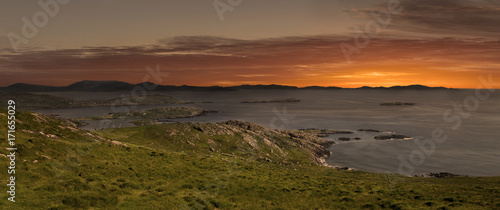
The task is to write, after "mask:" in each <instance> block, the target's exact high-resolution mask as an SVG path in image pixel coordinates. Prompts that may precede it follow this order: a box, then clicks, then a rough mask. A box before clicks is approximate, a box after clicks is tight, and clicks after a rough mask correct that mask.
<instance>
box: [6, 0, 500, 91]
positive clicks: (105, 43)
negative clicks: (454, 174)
mask: <svg viewBox="0 0 500 210" xmlns="http://www.w3.org/2000/svg"><path fill="white" fill-rule="evenodd" d="M54 1H55V0H54ZM214 2H217V1H204V0H194V1H182V0H171V1H160V0H152V1H144V2H140V1H132V0H121V1H118V0H106V1H101V0H88V1H70V2H69V3H67V4H64V5H62V4H59V5H58V6H57V11H55V8H54V7H52V10H53V11H55V12H54V14H53V17H52V16H47V17H49V18H48V19H47V23H46V25H44V26H43V27H37V32H36V33H35V34H32V35H34V36H33V37H25V36H24V35H23V28H24V27H25V24H26V23H25V22H24V21H23V17H26V18H27V19H28V20H29V21H33V20H32V18H33V16H34V14H37V12H39V11H44V10H43V7H41V6H40V5H39V4H38V2H37V1H5V2H3V3H1V4H3V5H2V7H0V14H2V18H0V86H8V85H11V84H14V83H31V84H41V85H54V86H66V85H69V84H72V83H74V82H78V81H81V80H119V81H126V82H129V83H140V82H143V81H144V78H145V76H146V75H147V74H148V72H147V70H146V66H150V67H153V68H155V66H157V65H159V66H160V69H161V73H162V74H161V76H162V78H161V80H156V81H155V79H154V78H149V79H148V80H149V81H151V82H155V83H159V84H164V85H196V86H212V85H220V86H233V85H241V84H281V85H293V86H300V87H303V86H313V85H318V86H338V87H361V86H395V85H411V84H422V85H427V86H444V87H451V88H476V87H477V85H478V79H477V78H478V76H481V75H489V74H493V75H494V74H496V72H498V70H499V69H500V59H499V56H500V41H499V37H500V36H499V35H500V2H499V1H491V0H441V1H435V0H421V1H410V0H400V1H397V0H385V1H381V0H370V1H369V0H352V1H346V0H286V1H285V0H276V1H265V0H243V1H242V2H241V4H238V5H229V3H227V1H225V0H221V2H222V3H224V2H225V3H224V4H225V5H228V6H229V7H230V8H231V10H230V11H229V10H228V11H226V12H224V13H223V14H222V16H220V13H218V12H217V9H216V8H215V7H214ZM391 9H393V10H394V11H391ZM396 9H397V11H396ZM387 13H389V14H390V17H389V16H387ZM382 14H385V15H386V16H384V15H382ZM221 17H223V19H221ZM377 18H379V19H377ZM380 18H382V19H380ZM381 20H383V21H385V22H384V23H387V24H386V25H381V23H383V22H381ZM373 23H377V24H378V26H379V27H378V28H371V31H370V27H368V28H367V25H370V24H373ZM372 26H373V25H372ZM13 34H15V35H18V36H20V37H23V38H24V39H25V40H24V41H25V42H22V43H17V44H13V43H12V39H13V38H12V37H13ZM360 34H365V35H367V36H368V37H369V38H368V41H367V42H365V45H362V44H360V43H358V46H363V47H358V48H357V51H356V52H355V53H353V54H352V55H350V62H349V61H348V59H346V56H345V53H344V52H343V51H342V48H341V47H340V46H342V45H346V44H347V45H350V46H356V42H357V41H363V39H360ZM365 41H366V40H365ZM15 48H17V50H14V49H15Z"/></svg>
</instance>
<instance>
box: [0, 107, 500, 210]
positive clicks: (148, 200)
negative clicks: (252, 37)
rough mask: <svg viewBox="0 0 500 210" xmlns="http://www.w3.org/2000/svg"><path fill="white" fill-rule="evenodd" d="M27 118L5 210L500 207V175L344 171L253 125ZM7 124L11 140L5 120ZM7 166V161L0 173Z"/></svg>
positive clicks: (2, 201)
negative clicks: (107, 125)
mask: <svg viewBox="0 0 500 210" xmlns="http://www.w3.org/2000/svg"><path fill="white" fill-rule="evenodd" d="M0 113H5V110H1V111H0ZM0 117H1V118H3V119H5V116H4V115H0ZM18 119H19V120H20V121H18V128H17V131H18V133H17V134H18V139H17V140H16V141H17V145H16V146H17V147H18V148H19V154H18V160H17V167H18V169H17V170H16V171H17V173H16V181H17V182H16V183H17V195H16V203H11V202H9V201H7V197H8V196H7V193H5V192H4V193H3V194H1V195H0V206H1V207H2V208H3V209H38V208H42V209H75V208H83V209H92V208H96V209H99V208H104V209H160V208H161V209H352V208H356V209H360V208H365V209H382V208H392V209H427V208H428V209H438V208H452V209H498V208H500V178H499V177H453V178H409V177H404V176H399V175H387V174H375V173H368V172H361V171H339V170H335V169H332V168H327V167H323V166H319V165H318V164H315V163H314V162H312V160H311V153H310V152H308V151H307V150H305V149H304V148H300V147H298V146H297V145H299V144H306V142H296V143H294V142H293V141H298V140H297V139H290V138H288V137H286V136H287V135H288V134H286V133H284V134H283V135H281V134H277V133H271V132H268V131H263V132H260V133H259V131H258V130H259V129H260V127H258V126H256V125H253V124H244V123H240V124H238V123H236V122H232V123H226V124H217V125H215V124H194V123H177V124H170V125H153V126H146V127H137V128H121V129H109V130H103V131H101V132H100V133H88V132H86V131H80V130H75V129H74V127H73V126H72V125H71V124H69V122H63V121H60V120H56V119H53V118H50V117H45V116H42V115H33V114H31V113H26V112H20V113H18ZM0 126H1V127H2V128H3V129H0V134H1V135H2V136H5V135H6V129H5V128H6V120H2V121H0ZM252 126H253V127H252ZM200 130H201V131H200ZM39 131H43V134H40V133H39ZM47 134H53V135H55V136H57V137H55V138H54V137H49V136H48V135H47ZM270 134H272V135H275V136H276V138H274V139H273V138H272V136H267V135H270ZM100 136H104V137H105V138H108V139H109V140H117V141H121V142H123V143H125V144H127V147H126V146H121V145H117V144H113V143H111V142H110V141H109V140H108V139H104V138H102V137H100ZM244 136H247V138H248V136H250V137H252V138H257V137H258V136H261V137H262V138H267V139H269V141H271V142H273V143H274V144H275V145H279V146H280V147H282V149H283V151H284V152H285V153H286V155H283V154H278V155H276V156H272V155H270V156H271V157H268V158H269V159H270V160H272V162H267V161H265V160H264V159H260V158H259V156H265V157H267V155H266V154H268V155H269V154H270V149H271V148H273V147H271V146H268V145H267V144H266V143H264V140H263V139H256V141H257V143H256V145H258V146H259V149H257V147H252V146H251V145H250V144H249V143H248V141H246V140H244V139H243V138H244ZM209 140H212V141H213V142H215V143H217V144H213V143H208V142H209ZM187 141H190V142H191V143H192V144H193V145H194V146H193V145H191V144H189V143H187ZM211 144H212V149H213V150H214V151H211V150H210V146H211ZM271 145H273V144H271ZM0 146H1V147H2V148H4V147H6V141H2V142H1V143H0ZM309 146H310V145H309ZM261 150H262V151H261ZM0 153H2V154H5V153H6V151H5V150H4V149H2V150H0ZM44 156H47V157H50V159H48V158H46V157H44ZM24 160H26V161H24ZM34 160H37V162H36V163H35V162H34ZM292 160H300V161H301V162H300V163H298V164H297V163H294V162H292ZM306 163H307V164H306ZM2 168H3V169H2ZM6 168H7V160H6V159H5V158H4V157H0V169H2V170H4V169H5V170H6ZM0 179H1V180H7V174H6V173H5V172H3V173H0ZM2 186H3V187H1V188H2V189H4V190H3V191H6V190H5V189H6V186H5V184H2Z"/></svg>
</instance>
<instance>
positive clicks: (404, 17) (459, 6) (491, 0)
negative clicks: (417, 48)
mask: <svg viewBox="0 0 500 210" xmlns="http://www.w3.org/2000/svg"><path fill="white" fill-rule="evenodd" d="M400 3H401V6H402V7H403V8H404V10H403V11H402V12H401V13H400V14H393V15H392V18H391V26H390V28H391V29H397V30H400V31H408V32H413V33H420V34H421V35H425V36H428V35H429V34H435V35H442V36H470V37H492V38H498V36H499V35H500V2H499V1H496V0H419V1H415V0H400ZM386 7H387V5H386V4H384V5H380V6H379V7H378V8H377V9H352V10H348V12H350V13H354V14H357V16H358V17H360V16H361V15H362V16H361V17H364V18H371V16H370V15H369V13H370V12H373V11H375V10H383V9H386Z"/></svg>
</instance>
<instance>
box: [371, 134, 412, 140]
mask: <svg viewBox="0 0 500 210" xmlns="http://www.w3.org/2000/svg"><path fill="white" fill-rule="evenodd" d="M373 138H374V139H375V140H398V139H407V138H410V137H408V136H405V135H399V134H390V135H378V136H375V137H373Z"/></svg>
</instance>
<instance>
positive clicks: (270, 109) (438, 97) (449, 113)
mask: <svg viewBox="0 0 500 210" xmlns="http://www.w3.org/2000/svg"><path fill="white" fill-rule="evenodd" d="M45 94H51V95H56V96H64V97H69V98H74V99H77V100H90V99H112V98H117V97H121V96H124V95H130V94H131V93H130V92H92V93H90V92H49V93H45ZM150 94H165V95H171V96H174V97H177V98H180V99H184V100H188V101H192V102H194V103H192V104H176V105H140V106H124V107H91V108H71V109H39V110H32V111H35V112H38V113H42V114H50V115H56V116H60V117H64V118H81V117H91V116H101V115H104V114H107V113H110V112H120V111H132V110H147V109H152V108H158V107H172V106H192V107H199V108H203V109H207V110H210V111H217V113H209V114H206V115H203V116H198V117H194V118H183V119H173V120H168V121H167V122H166V123H171V122H222V121H227V120H242V121H248V122H252V123H257V124H260V125H262V126H265V127H268V128H271V129H280V130H281V129H306V128H315V129H332V130H348V131H352V132H353V133H352V134H332V135H329V136H328V137H324V138H325V139H327V140H330V141H334V142H335V144H334V145H332V146H331V147H329V150H330V151H331V155H330V156H329V157H328V158H326V160H325V161H326V163H327V164H328V165H330V166H337V167H349V168H351V169H354V170H363V171H370V172H375V173H396V174H405V175H409V176H413V175H425V174H428V173H436V172H449V173H453V174H459V175H466V176H500V90H491V91H490V90H473V89H460V90H360V89H357V90H354V89H353V90H349V89H343V90H238V91H165V92H163V91H162V92H160V91H155V92H151V93H150ZM285 98H297V99H300V100H301V101H300V102H292V103H241V102H243V101H247V100H275V99H285ZM390 102H406V103H414V105H406V106H381V105H380V104H381V103H390ZM88 123H89V124H88V125H86V126H83V127H82V128H83V129H88V130H92V129H100V128H103V127H115V128H117V127H127V126H133V125H132V124H130V123H129V122H128V121H126V120H115V121H112V122H106V123H103V121H88ZM359 129H374V130H379V131H381V133H374V132H365V131H358V130H359ZM390 134H401V135H405V136H408V137H410V138H408V139H404V140H375V139H374V136H376V135H390ZM342 137H344V138H351V139H352V140H350V141H341V140H339V138H342ZM354 138H359V140H354Z"/></svg>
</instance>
